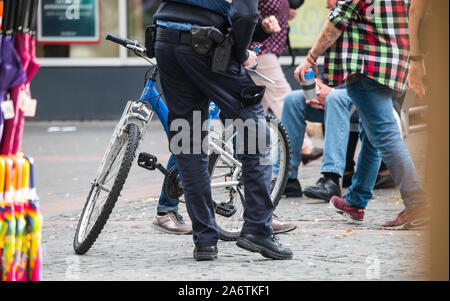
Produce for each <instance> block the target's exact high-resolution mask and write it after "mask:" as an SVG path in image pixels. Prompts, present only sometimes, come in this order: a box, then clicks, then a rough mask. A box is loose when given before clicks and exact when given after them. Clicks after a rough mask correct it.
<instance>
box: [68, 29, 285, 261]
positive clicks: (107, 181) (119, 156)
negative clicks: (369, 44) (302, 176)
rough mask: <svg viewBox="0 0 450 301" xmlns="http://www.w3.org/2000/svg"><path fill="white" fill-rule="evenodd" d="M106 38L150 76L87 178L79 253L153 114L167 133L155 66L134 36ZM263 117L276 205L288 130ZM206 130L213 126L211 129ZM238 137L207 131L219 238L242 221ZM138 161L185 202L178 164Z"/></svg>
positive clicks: (232, 233) (115, 193)
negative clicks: (274, 164) (273, 164)
mask: <svg viewBox="0 0 450 301" xmlns="http://www.w3.org/2000/svg"><path fill="white" fill-rule="evenodd" d="M106 39H107V40H109V41H112V42H114V43H117V44H119V45H122V46H124V47H126V48H128V49H129V50H132V51H133V52H134V54H135V55H136V56H138V57H141V58H143V59H145V60H146V61H147V62H149V64H151V65H152V66H153V69H152V72H151V74H150V76H148V73H149V71H150V70H149V71H147V73H146V75H145V79H146V84H145V88H144V90H143V92H142V95H141V97H140V99H139V100H136V101H128V102H127V104H126V106H125V109H124V111H123V113H122V116H121V118H120V119H119V122H118V123H117V125H116V127H115V130H114V132H113V135H112V137H111V140H110V143H109V145H108V148H107V150H106V152H105V154H104V156H103V159H102V161H101V163H100V166H99V168H98V170H97V175H96V177H95V179H94V180H93V181H92V182H91V188H90V190H89V193H88V196H87V199H86V203H85V205H84V208H83V210H82V212H81V216H80V219H79V221H78V225H77V228H76V232H75V237H74V241H73V248H74V251H75V253H76V254H79V255H82V254H85V253H86V252H87V251H88V250H89V249H90V248H91V247H92V245H93V244H94V243H95V241H96V240H97V238H98V236H99V235H100V233H101V231H102V229H103V227H104V226H105V224H106V222H107V220H108V218H109V216H110V214H111V212H112V210H113V208H114V206H115V204H116V202H117V200H118V198H119V197H120V193H121V191H122V188H123V186H124V184H125V181H126V179H127V177H128V174H129V171H130V169H131V166H132V164H133V161H134V159H135V158H136V152H137V150H138V148H139V146H140V144H141V143H142V141H143V138H144V134H145V132H146V128H147V127H148V125H149V123H150V121H151V120H152V117H153V116H154V114H156V115H157V116H158V117H159V120H160V121H161V124H162V125H163V127H164V130H165V133H166V135H167V136H168V135H169V129H168V122H167V119H168V108H167V106H166V104H165V102H164V101H163V100H162V98H161V96H162V95H161V94H159V93H158V91H157V90H156V89H155V83H156V77H157V74H158V67H157V65H155V64H153V63H152V62H151V61H150V60H149V59H148V58H146V57H145V54H146V49H145V47H143V46H142V45H141V44H140V43H139V42H138V41H131V40H128V39H124V38H121V37H118V36H114V35H111V34H108V35H107V36H106ZM214 106H215V104H214V103H213V102H211V104H210V116H209V118H210V120H214V119H217V118H218V117H217V115H214V114H212V112H213V111H214V110H215V108H214ZM216 113H217V110H216ZM266 120H267V121H268V124H269V128H270V130H271V138H272V140H271V141H276V143H277V145H276V147H272V149H274V150H275V151H274V152H273V153H271V155H272V160H280V170H279V174H278V176H276V177H274V178H273V179H272V191H271V197H272V201H273V203H274V206H275V207H276V206H277V205H278V202H279V200H280V199H281V196H282V193H283V191H284V188H285V186H286V183H287V173H288V168H289V164H290V145H289V138H288V136H287V132H286V130H285V129H284V127H283V125H282V124H281V122H279V121H278V120H276V118H274V117H273V116H271V115H267V114H266ZM230 131H231V133H230ZM210 132H214V130H212V129H210ZM272 134H273V135H272ZM272 136H273V137H272ZM225 137H227V139H225ZM274 137H275V139H274ZM237 138H238V137H237V133H236V131H235V129H234V128H233V127H229V128H227V129H225V130H224V131H223V132H217V131H216V132H215V135H210V139H209V147H210V149H211V150H213V151H214V152H213V153H210V154H209V172H210V175H211V182H212V183H211V192H212V195H213V199H214V200H217V199H219V196H220V199H221V202H215V207H216V208H215V209H216V210H215V211H216V214H217V223H218V226H219V232H220V238H221V239H222V240H235V239H237V237H238V236H239V234H240V230H241V227H242V223H243V218H242V213H243V206H242V202H244V196H243V193H242V192H241V190H242V186H243V184H242V183H241V181H240V173H241V169H242V165H241V162H239V156H238V155H237V154H236V153H235V151H234V148H235V147H234V146H235V143H234V142H235V140H236V139H237ZM137 161H138V165H139V166H141V167H143V168H145V169H148V170H152V171H153V170H159V171H161V172H162V173H163V174H164V175H165V179H164V184H163V185H164V192H165V194H166V196H167V197H169V198H170V199H176V200H179V201H180V202H183V190H182V184H181V181H180V177H179V176H178V170H177V168H176V165H175V166H173V167H172V168H170V169H169V170H166V169H165V168H164V167H163V166H162V165H161V164H160V163H158V160H157V158H156V157H155V156H153V155H151V154H148V153H145V152H143V153H140V154H139V156H138V160H137Z"/></svg>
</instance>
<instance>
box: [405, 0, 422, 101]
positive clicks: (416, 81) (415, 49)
mask: <svg viewBox="0 0 450 301" xmlns="http://www.w3.org/2000/svg"><path fill="white" fill-rule="evenodd" d="M426 5H427V0H413V1H412V3H411V7H410V9H409V41H410V49H411V56H413V57H420V56H421V51H420V41H419V29H420V21H421V20H422V19H423V17H424V15H425V8H426ZM425 75H426V70H425V64H424V60H423V59H419V60H415V59H414V60H413V59H411V68H410V70H409V73H408V84H409V87H410V88H412V89H413V90H414V91H415V92H416V93H417V94H418V95H419V96H420V97H423V96H425V92H426V86H425V84H424V82H423V78H424V77H425Z"/></svg>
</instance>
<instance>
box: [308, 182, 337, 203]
mask: <svg viewBox="0 0 450 301" xmlns="http://www.w3.org/2000/svg"><path fill="white" fill-rule="evenodd" d="M305 195H306V196H307V197H310V198H313V199H321V200H324V201H327V202H329V201H330V199H331V198H332V197H333V196H335V195H337V196H338V197H341V187H339V185H336V183H334V182H333V180H331V179H327V178H320V179H319V180H318V181H317V183H316V186H308V187H306V188H305Z"/></svg>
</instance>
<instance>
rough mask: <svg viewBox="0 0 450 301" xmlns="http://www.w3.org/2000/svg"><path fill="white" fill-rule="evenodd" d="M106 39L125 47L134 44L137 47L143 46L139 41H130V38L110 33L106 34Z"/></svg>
mask: <svg viewBox="0 0 450 301" xmlns="http://www.w3.org/2000/svg"><path fill="white" fill-rule="evenodd" d="M106 39H107V40H109V41H111V42H114V43H117V44H119V45H122V46H123V47H126V48H130V47H129V46H130V45H131V46H135V47H137V48H143V47H142V45H141V43H139V42H138V41H132V40H128V39H124V38H122V37H119V36H115V35H113V34H110V33H108V34H107V35H106Z"/></svg>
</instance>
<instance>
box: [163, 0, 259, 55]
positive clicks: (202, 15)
mask: <svg viewBox="0 0 450 301" xmlns="http://www.w3.org/2000/svg"><path fill="white" fill-rule="evenodd" d="M166 1H169V2H164V1H163V3H162V4H161V5H160V7H159V8H158V11H157V12H156V14H155V16H154V17H155V19H158V20H164V21H171V22H181V23H190V24H196V25H200V26H215V27H216V28H218V29H220V30H223V29H225V28H227V27H229V19H231V23H232V29H233V35H234V39H235V47H234V51H235V55H236V58H237V59H238V61H239V62H241V63H243V62H245V61H246V60H247V58H248V52H247V49H248V47H249V45H250V42H251V40H252V36H253V32H254V30H255V27H256V24H257V23H258V15H259V13H258V0H233V11H232V15H231V18H227V17H226V16H224V15H223V14H220V13H218V12H214V11H212V10H210V9H206V8H203V7H200V6H195V5H192V4H183V3H180V2H185V3H188V2H192V3H195V0H191V1H184V0H166ZM221 1H225V0H221ZM199 2H201V1H199Z"/></svg>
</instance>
